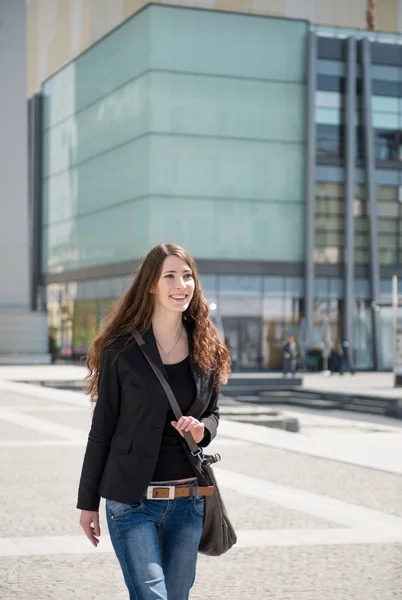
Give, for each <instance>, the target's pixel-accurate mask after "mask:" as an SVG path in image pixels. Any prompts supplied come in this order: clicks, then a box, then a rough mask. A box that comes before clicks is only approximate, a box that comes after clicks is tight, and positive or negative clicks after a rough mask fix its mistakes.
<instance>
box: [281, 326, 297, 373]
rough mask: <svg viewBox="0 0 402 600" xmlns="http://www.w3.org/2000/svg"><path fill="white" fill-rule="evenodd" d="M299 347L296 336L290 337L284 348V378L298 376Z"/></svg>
mask: <svg viewBox="0 0 402 600" xmlns="http://www.w3.org/2000/svg"><path fill="white" fill-rule="evenodd" d="M296 358H297V346H296V340H295V336H294V335H288V337H287V339H286V342H285V343H284V344H283V346H282V360H283V376H284V377H287V376H288V375H289V376H291V375H293V376H294V375H296Z"/></svg>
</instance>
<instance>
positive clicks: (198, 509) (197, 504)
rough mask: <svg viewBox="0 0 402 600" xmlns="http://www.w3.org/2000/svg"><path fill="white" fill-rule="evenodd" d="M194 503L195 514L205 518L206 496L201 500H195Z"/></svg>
mask: <svg viewBox="0 0 402 600" xmlns="http://www.w3.org/2000/svg"><path fill="white" fill-rule="evenodd" d="M192 502H193V510H194V512H195V514H196V515H198V516H199V517H203V516H204V510H205V498H204V496H201V497H200V498H193V500H192Z"/></svg>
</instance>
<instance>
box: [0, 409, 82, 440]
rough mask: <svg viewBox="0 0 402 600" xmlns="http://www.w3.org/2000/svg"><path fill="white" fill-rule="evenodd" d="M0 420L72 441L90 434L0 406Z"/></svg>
mask: <svg viewBox="0 0 402 600" xmlns="http://www.w3.org/2000/svg"><path fill="white" fill-rule="evenodd" d="M0 420H1V421H7V422H8V423H14V425H21V426H22V427H28V428H29V429H34V430H35V431H41V432H42V433H47V434H50V435H53V436H55V437H61V438H66V439H68V440H71V441H74V442H76V441H86V439H87V437H88V434H87V433H84V432H83V431H80V430H79V429H74V428H73V427H67V426H66V425H59V424H58V423H55V422H54V421H45V420H44V419H38V418H36V417H31V416H30V415H26V414H24V413H19V412H17V411H13V410H7V409H5V408H2V407H0Z"/></svg>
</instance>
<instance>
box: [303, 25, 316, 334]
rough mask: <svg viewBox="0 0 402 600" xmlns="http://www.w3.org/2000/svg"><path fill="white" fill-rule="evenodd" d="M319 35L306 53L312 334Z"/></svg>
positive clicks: (307, 281)
mask: <svg viewBox="0 0 402 600" xmlns="http://www.w3.org/2000/svg"><path fill="white" fill-rule="evenodd" d="M316 59H317V36H316V34H315V32H313V31H310V33H309V36H308V51H307V106H306V123H307V132H306V139H307V152H306V156H307V165H306V166H307V169H306V171H307V172H306V213H305V224H306V225H305V284H306V285H305V318H306V322H307V328H308V332H309V335H311V332H312V329H313V325H314V250H315V169H316V126H315V89H316Z"/></svg>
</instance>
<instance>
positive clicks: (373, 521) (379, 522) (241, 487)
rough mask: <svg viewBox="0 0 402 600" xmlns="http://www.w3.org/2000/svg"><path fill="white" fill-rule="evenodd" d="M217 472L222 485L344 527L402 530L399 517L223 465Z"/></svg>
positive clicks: (401, 522)
mask: <svg viewBox="0 0 402 600" xmlns="http://www.w3.org/2000/svg"><path fill="white" fill-rule="evenodd" d="M214 471H215V473H216V477H217V480H218V483H219V485H220V486H222V488H226V489H230V490H233V491H236V492H240V493H241V494H245V495H246V496H251V497H252V498H261V499H262V500H266V501H267V502H273V503H275V504H279V505H280V506H284V507H286V508H289V509H292V510H298V511H301V512H304V513H307V514H310V515H313V516H315V517H321V518H323V519H326V520H328V521H333V522H334V523H338V524H339V525H342V526H344V527H357V528H359V527H369V528H370V527H382V528H384V529H386V528H388V529H391V530H397V531H401V532H402V518H400V517H394V516H393V515H388V514H386V513H383V512H380V511H376V510H372V509H370V508H365V507H364V506H357V505H355V504H350V503H348V502H342V501H341V500H336V499H335V498H330V497H329V496H324V495H320V494H314V493H312V492H305V491H303V490H299V489H296V488H292V487H288V486H284V485H279V484H277V483H270V482H269V481H265V480H263V479H257V478H255V477H248V476H247V475H242V474H240V473H234V472H232V471H227V470H224V469H220V468H215V469H214Z"/></svg>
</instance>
